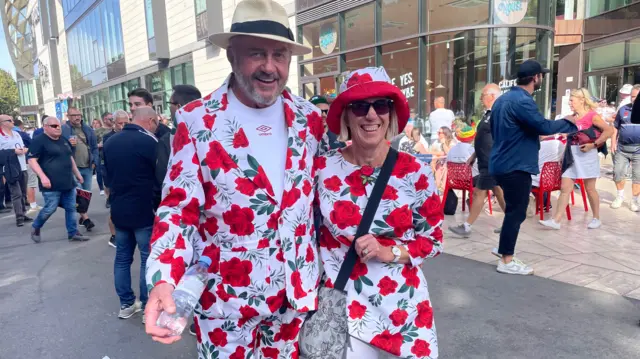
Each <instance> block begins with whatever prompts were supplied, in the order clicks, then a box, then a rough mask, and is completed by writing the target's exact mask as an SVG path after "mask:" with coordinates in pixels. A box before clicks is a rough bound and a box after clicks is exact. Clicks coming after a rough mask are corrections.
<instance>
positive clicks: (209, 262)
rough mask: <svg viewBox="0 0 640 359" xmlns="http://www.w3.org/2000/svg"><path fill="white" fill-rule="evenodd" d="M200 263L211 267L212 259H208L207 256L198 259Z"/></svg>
mask: <svg viewBox="0 0 640 359" xmlns="http://www.w3.org/2000/svg"><path fill="white" fill-rule="evenodd" d="M198 262H200V263H205V264H206V265H207V267H208V266H210V265H211V258H209V257H207V256H200V258H199V259H198Z"/></svg>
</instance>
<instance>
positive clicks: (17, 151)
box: [14, 148, 27, 156]
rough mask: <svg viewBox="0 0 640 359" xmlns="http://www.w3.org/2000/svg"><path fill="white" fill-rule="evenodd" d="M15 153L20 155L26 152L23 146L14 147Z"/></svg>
mask: <svg viewBox="0 0 640 359" xmlns="http://www.w3.org/2000/svg"><path fill="white" fill-rule="evenodd" d="M14 151H15V153H16V155H18V156H21V155H24V154H25V153H27V150H26V149H24V148H16V149H15V150H14Z"/></svg>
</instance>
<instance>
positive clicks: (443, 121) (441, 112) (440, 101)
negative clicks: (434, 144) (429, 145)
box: [429, 96, 456, 141]
mask: <svg viewBox="0 0 640 359" xmlns="http://www.w3.org/2000/svg"><path fill="white" fill-rule="evenodd" d="M444 104H445V102H444V97H442V96H438V97H436V98H435V100H433V107H435V110H433V111H432V112H431V114H430V115H429V122H430V123H431V141H435V140H437V139H438V138H439V136H438V131H440V129H441V128H442V127H447V128H448V129H449V130H451V129H452V127H451V126H452V125H453V121H454V120H455V119H456V115H455V114H454V113H453V111H451V110H447V109H446V108H444Z"/></svg>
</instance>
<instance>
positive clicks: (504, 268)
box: [496, 257, 533, 275]
mask: <svg viewBox="0 0 640 359" xmlns="http://www.w3.org/2000/svg"><path fill="white" fill-rule="evenodd" d="M496 270H497V271H498V272H500V273H504V274H517V275H531V274H533V268H531V267H529V266H528V265H526V264H524V262H522V261H521V260H519V259H516V258H515V257H514V258H513V259H512V260H511V262H509V264H504V262H503V261H502V260H499V261H498V268H497V269H496Z"/></svg>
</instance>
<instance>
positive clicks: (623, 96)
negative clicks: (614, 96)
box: [618, 84, 633, 111]
mask: <svg viewBox="0 0 640 359" xmlns="http://www.w3.org/2000/svg"><path fill="white" fill-rule="evenodd" d="M631 90H633V85H630V84H625V85H624V86H622V88H621V89H620V104H619V105H618V111H620V109H621V108H622V107H623V106H625V105H629V104H631Z"/></svg>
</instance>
